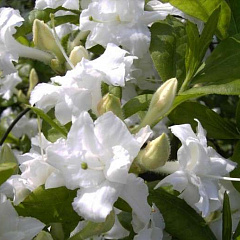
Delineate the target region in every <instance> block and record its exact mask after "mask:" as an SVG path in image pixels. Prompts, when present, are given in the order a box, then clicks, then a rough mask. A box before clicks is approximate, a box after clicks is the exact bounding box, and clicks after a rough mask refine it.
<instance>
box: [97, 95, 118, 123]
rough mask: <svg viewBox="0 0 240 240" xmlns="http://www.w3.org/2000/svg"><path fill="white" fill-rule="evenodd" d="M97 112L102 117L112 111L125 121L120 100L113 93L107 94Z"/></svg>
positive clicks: (99, 104)
mask: <svg viewBox="0 0 240 240" xmlns="http://www.w3.org/2000/svg"><path fill="white" fill-rule="evenodd" d="M97 110H98V113H99V115H102V114H104V113H105V112H108V111H112V112H113V113H114V114H115V115H116V116H118V117H119V118H120V119H123V112H122V108H121V102H120V99H119V98H117V97H116V96H114V95H113V94H111V93H108V94H106V95H105V96H104V97H103V98H102V100H101V101H100V102H99V103H98V106H97Z"/></svg>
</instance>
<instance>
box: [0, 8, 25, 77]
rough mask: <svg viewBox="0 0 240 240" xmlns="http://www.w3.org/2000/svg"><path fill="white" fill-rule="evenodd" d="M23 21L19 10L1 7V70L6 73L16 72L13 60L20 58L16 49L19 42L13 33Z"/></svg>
mask: <svg viewBox="0 0 240 240" xmlns="http://www.w3.org/2000/svg"><path fill="white" fill-rule="evenodd" d="M23 21H24V19H23V18H22V17H21V16H20V13H19V11H18V10H14V9H12V8H0V71H3V74H4V75H7V74H10V73H14V72H16V69H15V67H14V66H13V63H12V61H15V62H16V61H17V60H18V54H17V52H16V51H14V50H15V48H16V47H17V45H18V44H16V40H15V39H14V38H13V36H12V35H13V34H14V33H15V32H16V29H15V27H17V26H21V25H22V22H23ZM19 45H20V44H19Z"/></svg>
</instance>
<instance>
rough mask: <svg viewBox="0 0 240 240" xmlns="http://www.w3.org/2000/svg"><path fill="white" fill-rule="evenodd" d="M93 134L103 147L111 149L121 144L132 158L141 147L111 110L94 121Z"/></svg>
mask: <svg viewBox="0 0 240 240" xmlns="http://www.w3.org/2000/svg"><path fill="white" fill-rule="evenodd" d="M95 134H96V136H97V138H98V140H99V141H100V143H101V144H102V145H103V146H104V148H106V149H109V150H111V149H112V147H114V146H118V145H121V146H122V147H123V148H124V149H126V150H127V151H128V152H129V153H130V155H131V157H132V158H134V157H136V155H137V153H138V152H139V150H140V147H141V146H140V144H139V143H138V142H137V141H136V140H135V138H134V137H133V136H132V135H131V133H130V132H129V130H128V129H127V127H126V125H125V124H124V123H123V122H122V121H121V120H120V119H119V118H118V117H116V116H115V115H114V114H113V113H112V112H107V113H105V114H103V115H102V116H101V117H99V118H98V119H97V120H96V121H95Z"/></svg>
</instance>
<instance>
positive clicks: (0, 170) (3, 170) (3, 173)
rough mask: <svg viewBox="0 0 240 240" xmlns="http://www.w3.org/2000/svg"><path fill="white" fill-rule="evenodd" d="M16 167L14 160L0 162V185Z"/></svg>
mask: <svg viewBox="0 0 240 240" xmlns="http://www.w3.org/2000/svg"><path fill="white" fill-rule="evenodd" d="M17 167H18V165H17V164H16V163H14V162H7V163H0V185H1V184H3V183H4V182H5V181H6V180H7V179H8V178H9V177H11V176H12V175H13V174H14V172H15V171H16V169H17Z"/></svg>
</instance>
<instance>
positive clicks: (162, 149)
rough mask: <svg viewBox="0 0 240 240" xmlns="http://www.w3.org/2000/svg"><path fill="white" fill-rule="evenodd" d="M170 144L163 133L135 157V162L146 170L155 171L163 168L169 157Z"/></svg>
mask: <svg viewBox="0 0 240 240" xmlns="http://www.w3.org/2000/svg"><path fill="white" fill-rule="evenodd" d="M170 150H171V148H170V143H169V140H168V137H167V135H166V134H165V133H163V134H162V135H161V136H159V137H158V138H156V139H154V140H153V141H151V142H149V143H148V144H147V146H146V148H144V149H143V150H141V151H140V152H139V154H138V156H137V161H138V163H139V164H140V166H142V167H143V168H144V169H146V170H155V169H157V168H159V167H161V166H163V165H164V164H165V163H166V162H167V160H168V158H169V155H170Z"/></svg>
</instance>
